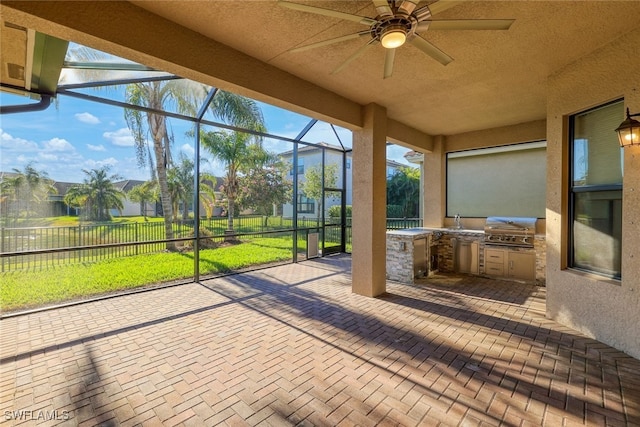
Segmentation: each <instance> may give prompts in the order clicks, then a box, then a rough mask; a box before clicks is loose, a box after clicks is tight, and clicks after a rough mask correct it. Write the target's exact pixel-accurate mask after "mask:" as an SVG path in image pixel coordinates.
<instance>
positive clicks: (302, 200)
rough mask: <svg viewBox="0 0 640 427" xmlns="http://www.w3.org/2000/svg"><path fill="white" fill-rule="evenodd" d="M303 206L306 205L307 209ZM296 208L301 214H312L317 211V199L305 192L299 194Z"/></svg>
mask: <svg viewBox="0 0 640 427" xmlns="http://www.w3.org/2000/svg"><path fill="white" fill-rule="evenodd" d="M301 206H305V207H306V209H301V208H300V207H301ZM296 209H297V212H298V213H299V214H312V213H315V211H316V201H315V200H313V199H310V198H308V197H307V196H305V195H304V194H298V197H297V199H296Z"/></svg>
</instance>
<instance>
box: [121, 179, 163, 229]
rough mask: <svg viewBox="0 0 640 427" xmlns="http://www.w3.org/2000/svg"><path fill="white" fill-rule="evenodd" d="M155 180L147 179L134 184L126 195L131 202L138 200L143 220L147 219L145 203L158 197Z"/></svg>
mask: <svg viewBox="0 0 640 427" xmlns="http://www.w3.org/2000/svg"><path fill="white" fill-rule="evenodd" d="M156 187H157V182H156V181H155V180H151V181H147V182H145V183H143V184H140V185H136V186H135V187H133V188H132V189H131V190H129V192H128V193H127V197H128V198H129V200H131V201H132V202H139V203H140V208H141V210H142V215H143V216H144V220H145V221H148V219H147V203H148V202H152V201H154V200H157V199H158V194H157V189H156Z"/></svg>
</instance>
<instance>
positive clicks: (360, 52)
mask: <svg viewBox="0 0 640 427" xmlns="http://www.w3.org/2000/svg"><path fill="white" fill-rule="evenodd" d="M373 42H375V39H371V40H369V41H368V42H367V44H365V45H363V46H362V47H360V49H358V50H357V51H356V52H355V53H354V54H353V55H351V56H350V57H348V58H347V60H346V61H344V62H343V63H342V64H340V65H339V66H338V68H336V69H335V70H333V71H332V72H331V74H337V73H339V72H340V71H342V70H344V68H345V67H346V66H347V65H349V64H351V62H353V61H354V60H356V59H357V58H358V57H359V56H360V55H362V54H363V53H364V52H365V51H366V50H367V49H368V48H369V47H370V46H371V45H372V44H373Z"/></svg>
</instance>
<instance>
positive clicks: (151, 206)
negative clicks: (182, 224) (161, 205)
mask: <svg viewBox="0 0 640 427" xmlns="http://www.w3.org/2000/svg"><path fill="white" fill-rule="evenodd" d="M144 183H145V181H140V180H136V179H127V180H124V181H118V182H114V183H113V185H114V187H116V188H117V189H119V190H121V191H123V192H124V193H125V194H127V193H129V191H131V189H132V188H133V187H135V186H138V185H142V184H144ZM123 205H124V207H123V208H122V211H118V209H110V210H109V213H111V216H138V215H144V216H157V215H158V203H157V202H155V201H152V202H145V203H142V202H134V201H131V200H129V199H128V198H126V199H125V200H124V201H123Z"/></svg>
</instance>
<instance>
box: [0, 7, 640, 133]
mask: <svg viewBox="0 0 640 427" xmlns="http://www.w3.org/2000/svg"><path fill="white" fill-rule="evenodd" d="M292 1H295V2H297V3H304V4H309V5H313V6H319V7H323V8H327V9H333V10H338V11H343V12H348V13H352V14H358V15H363V16H368V17H375V15H376V13H375V11H374V8H373V4H372V2H371V1H368V0H367V1H352V0H350V1H322V0H321V1H307V0H292ZM444 1H446V0H440V2H444ZM428 3H430V2H427V1H423V2H420V4H419V7H422V6H424V5H427V4H428ZM452 3H454V4H455V5H454V6H452V7H449V8H448V9H446V10H444V11H442V12H440V13H437V14H436V15H435V16H434V17H433V19H455V18H461V19H482V18H513V19H515V22H514V24H513V25H512V26H511V28H510V29H509V30H507V31H437V30H428V31H427V32H426V33H423V34H422V35H423V37H424V38H425V39H427V40H429V41H430V42H431V43H433V44H434V45H435V46H437V47H438V48H440V49H441V50H443V51H444V52H446V53H447V54H449V55H450V56H451V57H453V58H454V61H453V62H451V63H450V64H448V65H447V66H443V65H441V64H440V63H439V62H437V61H435V60H434V59H432V58H431V57H429V56H427V55H425V54H424V53H422V52H421V51H420V50H418V49H417V48H416V47H414V46H412V45H410V44H407V45H405V46H402V47H400V48H399V49H398V50H397V54H396V59H395V67H394V72H393V75H392V76H391V77H390V78H388V79H383V77H382V76H383V65H384V56H385V52H384V48H383V47H381V46H380V45H379V44H377V45H375V46H373V47H371V48H370V49H369V50H367V51H366V53H364V55H362V56H360V57H359V58H358V59H356V60H355V61H353V62H352V63H351V64H350V65H349V66H347V67H346V68H345V69H344V70H342V71H341V72H340V73H337V74H331V71H332V70H334V69H335V68H336V67H337V66H338V65H339V64H341V63H342V62H343V61H344V60H345V59H347V58H348V57H349V56H350V55H352V54H353V53H354V52H355V51H356V50H357V49H358V48H359V47H360V46H361V45H362V44H364V43H365V42H366V38H364V39H358V40H352V41H347V42H342V43H338V44H333V45H330V46H325V47H320V48H316V49H312V50H308V51H303V52H298V53H292V52H289V50H290V49H292V48H294V47H297V46H302V45H305V44H309V43H313V42H317V41H321V40H325V39H330V38H333V37H337V36H342V35H346V34H350V33H354V32H356V31H361V30H363V29H366V27H364V26H362V25H360V24H358V23H354V22H350V21H344V20H340V19H337V18H333V17H326V16H318V15H315V14H310V13H305V12H301V11H296V10H291V9H288V8H284V7H281V6H279V5H278V2H277V1H276V0H255V1H247V0H244V1H233V0H225V1H222V0H219V1H212V0H209V1H193V0H189V1H146V0H141V1H133V2H129V3H127V2H104V3H90V2H37V3H36V2H14V1H3V4H2V5H0V7H3V13H4V16H10V17H11V18H12V19H13V18H15V19H16V20H17V21H16V22H15V23H16V24H18V25H24V26H25V27H28V28H32V27H31V26H32V25H33V27H34V28H35V29H36V30H37V31H40V32H43V33H48V32H49V31H51V35H54V36H56V37H59V38H63V39H66V40H72V41H78V42H80V43H83V44H87V45H90V46H92V47H95V48H98V49H103V50H106V51H110V53H115V54H116V55H118V54H120V55H121V56H124V57H127V58H129V59H132V60H134V61H138V62H142V63H144V64H145V65H150V66H154V65H155V66H160V67H162V65H163V63H155V62H154V61H153V58H154V55H157V56H156V57H159V56H163V54H164V51H166V52H167V54H166V55H164V56H166V58H165V60H167V61H169V62H165V63H164V65H167V64H170V65H172V66H173V65H175V67H177V68H175V67H174V68H175V69H170V70H168V71H171V72H177V73H182V74H183V75H185V77H191V78H198V76H203V77H207V74H206V73H207V69H210V70H211V71H210V76H212V77H217V78H219V79H220V82H230V84H231V86H229V87H230V88H233V87H235V88H236V89H238V88H242V87H248V86H251V84H248V83H251V82H252V81H256V82H258V81H259V80H261V81H260V82H259V83H256V84H255V85H254V87H253V88H249V89H248V92H247V93H248V94H252V93H253V94H258V93H262V94H264V95H265V97H264V99H263V100H267V101H269V100H273V101H274V102H277V100H278V99H279V97H278V92H279V93H281V94H283V93H285V92H288V93H286V94H285V96H284V97H283V98H281V99H282V100H284V102H285V103H286V102H289V104H290V105H291V104H292V103H294V104H295V105H298V106H300V107H301V108H302V111H303V112H304V108H309V110H308V111H310V112H311V110H312V109H313V105H312V103H310V104H309V105H306V106H304V105H302V104H304V103H305V102H304V99H308V98H309V97H313V96H320V97H324V98H323V99H322V100H320V101H319V102H317V103H316V104H317V105H322V108H324V111H322V112H321V111H319V110H315V111H318V112H319V117H329V116H331V114H329V113H328V112H327V108H328V109H329V110H331V108H332V107H331V106H330V105H329V104H331V100H332V96H334V94H335V95H336V99H338V98H339V99H338V101H339V102H341V104H340V105H338V104H331V105H335V108H334V110H335V111H337V110H338V109H340V108H342V109H344V108H346V110H344V111H346V112H348V111H349V108H350V107H349V106H348V105H346V104H345V103H344V102H342V101H340V100H345V99H346V100H350V101H353V102H355V103H357V104H360V105H366V104H369V103H377V104H380V105H382V106H384V107H385V108H386V109H387V113H388V116H389V117H390V118H391V119H393V120H395V121H396V122H397V123H402V124H405V125H408V126H410V127H412V128H415V129H416V130H419V131H422V132H424V133H426V134H429V135H453V134H460V133H464V132H469V131H475V130H481V129H488V128H494V127H500V126H507V125H514V124H518V123H524V122H530V121H534V120H540V119H544V118H545V117H546V113H547V112H546V99H547V93H546V90H547V89H546V81H547V78H548V76H550V75H553V74H554V73H556V72H557V71H559V70H561V69H562V68H563V67H565V66H566V65H568V64H571V63H573V62H575V61H577V60H579V59H580V58H581V57H583V56H585V55H586V54H588V53H591V52H593V51H596V50H597V49H598V48H599V47H601V46H604V45H606V44H607V43H609V42H611V41H612V40H614V39H616V38H618V37H620V36H622V35H623V34H625V33H628V32H629V31H631V30H633V29H634V28H638V26H639V25H640V0H630V1H590V0H581V1H559V0H554V1H533V0H521V1H485V0H483V1H472V0H465V1H456V2H452ZM95 4H99V5H100V7H99V8H98V7H97V6H94V5H95ZM132 5H133V6H132ZM14 7H15V10H14V9H13V8H14ZM20 10H23V11H24V12H25V13H23V12H22V11H20ZM39 16H42V18H43V19H44V20H45V21H42V20H39V19H38V18H37V17H39ZM32 18H33V19H32ZM47 18H49V19H53V20H55V21H56V23H55V25H54V24H53V23H47V22H46V19H47ZM167 23H169V24H170V25H168V24H167ZM189 30H191V31H189ZM194 34H196V35H198V37H200V40H198V39H196V38H194V37H193V35H194ZM3 36H4V34H3ZM102 37H105V38H108V39H109V41H108V42H105V43H106V44H104V43H102V42H101V41H100V40H101V38H102ZM150 37H151V38H153V37H155V38H156V39H160V40H161V43H162V44H163V46H162V47H161V48H160V49H161V50H158V49H156V50H155V51H153V43H149V41H150V40H148V39H149V38H150ZM3 38H4V40H3V43H2V45H3V49H4V47H6V46H9V43H8V42H10V41H11V40H8V38H6V37H3ZM136 39H139V40H141V42H140V43H135V42H134V40H136ZM208 39H211V40H213V41H215V42H217V43H213V42H211V41H210V40H208ZM203 40H204V42H203ZM189 41H192V42H193V43H192V44H190V43H189ZM194 43H195V44H197V46H196V45H194ZM164 45H166V48H165V46H164ZM178 45H179V46H178ZM209 45H210V46H209ZM223 45H226V46H223ZM148 46H150V48H149V49H146V50H147V52H145V53H146V54H148V55H147V56H144V55H143V56H140V55H137V54H136V52H137V51H136V50H135V49H139V48H142V49H145V48H147V47H148ZM227 46H228V48H231V50H230V49H228V48H227ZM129 47H130V48H131V49H134V50H127V48H129ZM162 49H164V51H163V50H162ZM225 49H226V50H225ZM232 50H233V51H232ZM222 51H224V52H225V55H226V56H221V57H217V56H216V55H215V52H222ZM234 52H237V53H238V54H236V53H234ZM212 53H214V54H212ZM242 54H246V55H247V56H246V57H242V56H239V55H242ZM149 55H151V56H149ZM189 55H192V56H193V57H194V58H197V57H199V56H203V55H206V56H210V58H207V59H206V60H205V61H204V63H203V61H199V62H198V61H195V62H194V61H190V59H189ZM247 58H249V59H251V58H253V59H251V61H248V60H247ZM207 61H208V62H207ZM224 61H237V63H236V64H234V66H231V67H224V66H222V67H221V66H220V64H221V62H224ZM145 62H147V63H145ZM203 64H204V65H203ZM192 66H199V67H200V69H199V71H194V73H190V72H188V70H191V69H192V68H190V67H192ZM620 66H621V67H624V66H625V64H620ZM169 68H171V67H169ZM247 68H249V69H250V71H249V72H247ZM239 69H241V70H242V73H241V74H242V76H241V77H239V78H238V79H237V81H235V82H232V80H233V76H234V75H236V74H237V73H236V74H234V71H237V70H239ZM198 73H200V74H198ZM202 73H205V74H204V75H203V74H202ZM261 76H262V79H261ZM603 78H606V76H603ZM296 79H298V80H296ZM301 82H302V83H307V82H309V83H311V84H312V85H308V84H307V86H305V85H304V84H300V83H301ZM215 83H216V82H215V81H210V84H215ZM233 85H235V86H233ZM223 87H224V86H223ZM272 88H273V89H272ZM316 88H323V89H326V91H325V92H324V93H322V92H319V91H318V90H316ZM252 90H253V92H251V91H252ZM584 90H589V88H584ZM241 92H242V91H241ZM267 92H271V93H267ZM294 92H295V93H294ZM307 93H309V94H311V95H308V96H307ZM305 97H306V98H305ZM285 98H286V99H285ZM345 105H346V106H345ZM354 105H355V104H354ZM344 111H342V110H341V112H340V114H336V115H335V117H339V116H342V117H346V116H344ZM350 111H351V113H350V114H353V109H351V110H350ZM323 114H324V116H323ZM347 121H350V122H351V123H355V121H354V120H353V119H347Z"/></svg>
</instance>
